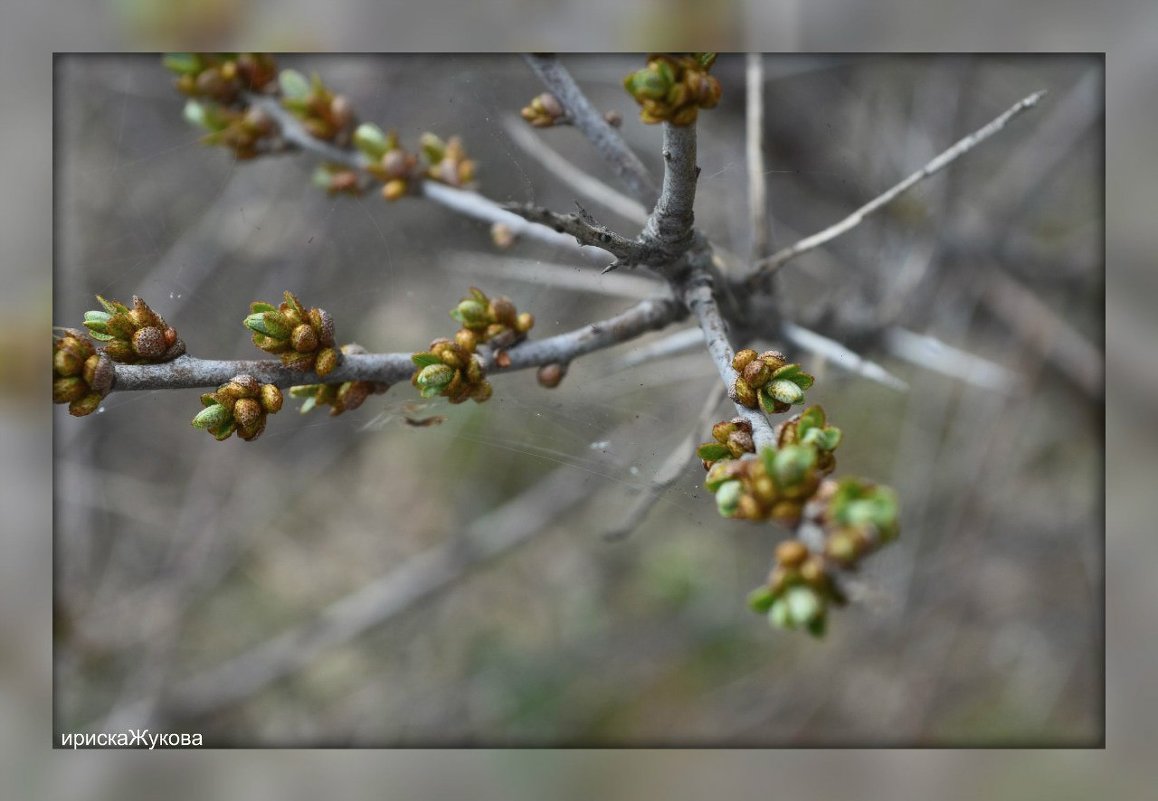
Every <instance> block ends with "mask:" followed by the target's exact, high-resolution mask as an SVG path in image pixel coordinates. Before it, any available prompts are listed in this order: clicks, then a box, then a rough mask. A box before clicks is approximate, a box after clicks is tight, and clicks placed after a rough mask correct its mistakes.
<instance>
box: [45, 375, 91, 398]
mask: <svg viewBox="0 0 1158 801" xmlns="http://www.w3.org/2000/svg"><path fill="white" fill-rule="evenodd" d="M88 393H89V386H88V384H86V383H85V382H84V379H83V378H80V377H79V376H72V377H70V378H58V379H56V380H55V381H53V382H52V402H53V403H71V402H72V401H77V400H80V399H81V398H83V397H84V396H85V395H87V394H88Z"/></svg>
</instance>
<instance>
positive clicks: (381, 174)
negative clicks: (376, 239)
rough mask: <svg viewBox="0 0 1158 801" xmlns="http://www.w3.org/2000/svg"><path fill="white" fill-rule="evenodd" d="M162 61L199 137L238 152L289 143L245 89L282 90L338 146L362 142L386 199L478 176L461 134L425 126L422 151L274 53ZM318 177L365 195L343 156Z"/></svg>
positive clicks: (334, 190)
mask: <svg viewBox="0 0 1158 801" xmlns="http://www.w3.org/2000/svg"><path fill="white" fill-rule="evenodd" d="M165 66H167V67H168V68H169V69H170V70H172V71H173V72H175V73H176V74H177V88H178V89H179V90H180V91H181V92H182V93H184V94H185V95H187V96H188V97H189V100H188V101H187V102H186V104H185V119H186V120H188V121H189V122H190V123H192V124H194V125H196V126H197V127H199V128H201V129H203V130H204V131H205V132H206V134H205V136H204V138H203V139H202V141H203V142H204V143H205V144H209V145H220V146H223V147H228V148H229V149H230V150H232V151H233V153H234V155H235V156H236V157H237V158H238V159H252V158H254V157H256V156H259V155H263V154H266V153H272V152H277V151H280V150H283V149H284V148H285V147H286V144H285V142H284V141H283V139H282V138H281V132H280V130H279V126H278V124H277V122H276V121H275V120H274V119H273V118H272V117H271V115H270V114H268V113H266V112H265V111H264V110H262V109H261V108H258V107H256V106H251V105H250V103H249V98H248V97H247V96H246V95H247V93H263V94H267V95H271V96H276V97H278V98H279V100H280V102H281V105H282V107H283V108H285V109H286V110H287V111H288V112H289V113H290V114H292V115H293V116H294V117H296V118H297V119H298V120H299V121H300V123H301V126H302V128H304V129H305V131H306V132H307V133H308V134H309V135H310V136H312V137H314V138H316V139H318V140H321V141H324V142H331V143H333V144H334V145H337V146H338V147H340V148H348V147H350V146H351V145H353V146H354V147H355V148H357V150H358V151H360V152H361V153H362V154H363V155H364V156H365V157H366V159H367V161H368V162H369V163H368V164H366V166H365V170H366V172H368V173H370V174H371V175H373V176H374V177H375V178H377V179H379V180H380V181H382V196H383V197H385V198H386V199H387V200H397V199H398V198H401V197H404V196H405V195H408V194H412V193H413V192H414V190H415V188H416V187H417V186H418V185H419V184H420V183H421V182H422V181H423V180H427V179H429V180H433V181H438V182H440V183H444V184H447V185H449V186H455V187H464V186H467V185H468V184H470V183H471V182H472V181H473V180H474V176H475V168H476V164H475V162H474V161H473V160H472V159H470V158H468V157H467V154H466V151H465V149H464V148H463V144H462V140H461V139H459V138H458V137H457V136H452V137H450V138H449V139H448V140H446V141H443V140H442V139H440V138H439V137H437V136H435V135H434V134H432V133H425V134H423V135H422V138H421V141H420V146H419V153H417V154H416V153H412V152H409V151H407V150H405V149H404V148H403V147H402V146H401V145H400V144H399V142H398V136H397V134H395V133H394V132H393V131H391V132H389V133H384V132H383V131H382V129H381V128H379V127H378V126H377V125H374V124H372V123H363V124H361V125H359V124H358V121H357V118H356V115H355V113H354V109H353V106H352V105H351V103H350V100H349V99H348V98H347V97H346V96H344V95H341V94H336V93H335V92H334V91H333V90H331V89H330V88H329V87H327V86H326V85H325V83H324V82H323V81H322V79H321V78H320V77H319V76H318V75H316V74H315V75H313V76H312V77H311V78H308V79H307V78H306V77H305V76H304V75H302V74H301V73H300V72H297V71H296V70H292V69H285V70H281V72H280V73H279V72H278V69H277V63H276V61H275V60H274V58H273V57H272V56H269V55H264V54H250V53H243V54H225V55H206V54H188V53H178V54H171V55H168V56H166V57H165ZM313 181H314V183H315V184H316V185H318V186H320V187H321V188H323V189H325V190H326V191H327V192H328V193H330V194H338V193H343V194H352V195H360V194H361V193H362V191H363V189H364V188H365V187H364V186H363V181H362V180H361V176H360V175H359V171H358V170H357V169H355V168H352V167H350V166H347V165H342V164H334V163H324V164H322V165H320V166H319V167H318V169H317V170H315V172H314V175H313Z"/></svg>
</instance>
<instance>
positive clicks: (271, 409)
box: [260, 384, 282, 414]
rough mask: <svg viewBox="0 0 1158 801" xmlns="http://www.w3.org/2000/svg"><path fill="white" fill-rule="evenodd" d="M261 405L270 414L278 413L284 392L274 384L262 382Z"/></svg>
mask: <svg viewBox="0 0 1158 801" xmlns="http://www.w3.org/2000/svg"><path fill="white" fill-rule="evenodd" d="M260 395H261V406H262V408H263V409H265V411H266V412H268V413H269V414H276V413H277V412H278V411H280V410H281V405H282V394H281V390H280V389H278V388H277V387H276V386H274V385H273V384H262V385H261V390H260Z"/></svg>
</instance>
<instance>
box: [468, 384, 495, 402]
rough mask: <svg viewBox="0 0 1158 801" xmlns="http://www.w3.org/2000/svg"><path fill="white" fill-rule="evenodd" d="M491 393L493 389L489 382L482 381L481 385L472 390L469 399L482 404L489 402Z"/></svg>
mask: <svg viewBox="0 0 1158 801" xmlns="http://www.w3.org/2000/svg"><path fill="white" fill-rule="evenodd" d="M493 392H494V388H493V387H492V386H491V382H489V381H483V382H482V383H481V384H479V385H478V386H477V387H475V388H474V390H473V391H472V392H471V394H470V397H471V398H472V399H473V400H474V402H475V403H484V402H486V401H488V400H490V397H491V394H492V393H493Z"/></svg>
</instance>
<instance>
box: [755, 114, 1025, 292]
mask: <svg viewBox="0 0 1158 801" xmlns="http://www.w3.org/2000/svg"><path fill="white" fill-rule="evenodd" d="M1044 94H1045V91H1040V92H1034V93H1033V94H1032V95H1030V96H1029V97H1027V98H1025V99H1023V100H1020V101H1018V102H1017V103H1015V104H1014V105H1013V106H1012V107H1010V108H1009V109H1007V110H1006V111H1005V112H1004V113H1003V114H1001V115H1000V116H998V117H997V118H996V119H994V120H993V121H991V122H990V123H989V124H987V125H985V126H983V127H981V128H979V129H978V130H976V131H974V132H973V133H971V134H969V135H968V136H966V137H965V138H964V139H961V140H960V141H958V142H957V143H956V144H955V145H953V146H952V147H950V148H949V149H948V150H946V151H944V152H943V153H941V154H940V155H938V156H935V157H934V158H933V159H932V160H931V161H929V162H928V163H927V164H925V166H923V167H921V169H919V170H917V171H916V172H914V173H913V174H912V175H910V176H909V177H907V178H905V179H904V180H903V181H901V182H900V183H899V184H897V185H895V186H893V187H892V188H890V189H889V190H887V191H886V192H884V193H882V194H880V195H878V196H876V197H875V198H873V199H872V200H870V201H869V202H868V203H866V204H864V205H863V206H861V207H860V208H859V209H857V210H856V211H854V212H853V213H852V214H850V215H848V216H847V217H845V218H844V219H843V220H841V221H840V222H838V223H836V224H834V225H830V226H829V227H828V228H825V229H824V230H823V231H818V232H817V233H815V234H813V235H812V236H809V237H805V238H804V239H801V240H800V241H799V242H797V243H796V244H794V245H790V246H788V247H786V248H784V249H783V250H779V251H777V252H776V253H773V254H772V255H771V256H769V257H768V258H767V259H764V260H763V261H762V262H760V263H759V264H757V265H756V267H757V269H756V272H755V273H753V274H752V276H751V277H750V279H749V282H750V284H752V285H754V284H756V283H758V282H759V281H760V280H762V279H763V277H765V276H767V275H770V274H772V273H774V272H775V271H776V270H778V269H780V268H781V267H782V266H784V264H785V263H787V262H788V261H790V260H791V259H794V258H796V257H797V256H799V255H800V254H802V253H806V252H808V251H810V250H812V249H814V248H818V247H820V246H821V245H824V244H826V243H828V242H831V241H832V240H833V239H836V238H837V237H838V236H840V235H841V234H844V233H847V232H848V231H850V230H852V229H853V228H855V227H856V226H858V225H860V224H861V222H863V221H864V219H865V218H866V217H867V216H868V215H870V214H872V213H873V212H875V211H877V210H879V209H881V208H882V207H884V206H886V205H888V204H889V203H891V202H892V201H893V200H895V199H896V198H897V197H898V196H900V195H901V194H902V193H904V192H906V191H907V190H909V189H912V188H913V187H914V186H916V185H917V184H918V183H920V182H921V181H923V180H925V179H926V178H928V177H930V176H932V175H934V174H936V173H938V172H940V171H941V170H943V169H944V168H945V167H948V166H949V165H950V164H952V163H953V162H954V161H956V160H957V159H958V158H960V157H961V156H963V155H965V154H966V153H968V152H969V151H970V150H972V149H973V148H974V147H976V146H977V145H979V144H981V143H982V142H984V141H985V140H986V139H988V138H989V137H991V136H993V135H994V134H995V133H997V132H998V131H1000V130H1001V129H1002V128H1004V127H1005V125H1006V123H1008V122H1009V121H1010V120H1011V119H1013V118H1014V117H1016V116H1017V115H1018V114H1020V113H1021V112H1023V111H1025V110H1026V109H1029V108H1032V107H1033V106H1035V105H1037V101H1038V100H1040V99H1041V98H1042V95H1044Z"/></svg>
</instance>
